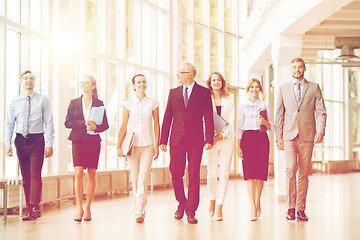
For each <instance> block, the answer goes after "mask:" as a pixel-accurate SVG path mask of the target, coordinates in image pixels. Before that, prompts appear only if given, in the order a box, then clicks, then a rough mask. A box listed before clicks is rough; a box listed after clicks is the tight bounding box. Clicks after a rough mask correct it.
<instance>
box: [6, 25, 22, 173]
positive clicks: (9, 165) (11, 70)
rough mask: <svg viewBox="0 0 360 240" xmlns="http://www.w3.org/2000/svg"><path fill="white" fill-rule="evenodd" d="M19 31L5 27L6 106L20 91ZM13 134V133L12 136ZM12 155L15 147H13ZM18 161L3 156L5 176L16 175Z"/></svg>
mask: <svg viewBox="0 0 360 240" xmlns="http://www.w3.org/2000/svg"><path fill="white" fill-rule="evenodd" d="M20 54H21V52H20V33H19V32H16V31H14V30H10V29H7V31H6V106H8V105H9V103H10V101H11V99H12V98H13V97H15V96H17V95H18V94H19V92H20V85H19V76H20V59H21V57H20ZM14 136H15V134H14V135H13V138H14ZM13 151H14V153H13V154H14V156H16V148H15V147H13ZM17 162H18V161H14V159H13V158H10V157H5V177H16V176H18V174H19V173H18V163H17Z"/></svg>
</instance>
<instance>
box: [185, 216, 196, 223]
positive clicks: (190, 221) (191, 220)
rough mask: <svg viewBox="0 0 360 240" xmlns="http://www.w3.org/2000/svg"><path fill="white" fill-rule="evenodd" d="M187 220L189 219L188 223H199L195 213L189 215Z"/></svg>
mask: <svg viewBox="0 0 360 240" xmlns="http://www.w3.org/2000/svg"><path fill="white" fill-rule="evenodd" d="M187 220H188V223H190V224H197V222H198V220H197V219H196V217H195V215H188V216H187Z"/></svg>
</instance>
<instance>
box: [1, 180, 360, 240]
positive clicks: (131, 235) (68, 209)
mask: <svg viewBox="0 0 360 240" xmlns="http://www.w3.org/2000/svg"><path fill="white" fill-rule="evenodd" d="M176 207H177V203H176V201H175V198H174V194H173V190H172V189H165V190H156V191H154V192H153V193H152V194H151V193H149V197H148V208H147V216H146V218H145V223H143V224H137V223H135V219H134V217H133V214H132V213H133V206H132V198H131V197H128V196H126V195H120V196H119V195H117V196H114V197H112V198H109V197H97V198H96V199H95V201H94V203H93V206H92V217H93V220H92V221H91V222H82V223H81V224H77V223H74V221H73V217H74V214H75V206H74V205H73V203H72V202H71V201H67V202H62V203H61V207H60V208H58V207H57V206H56V205H55V206H51V207H47V208H46V209H45V210H44V211H43V213H42V214H43V216H42V217H41V218H40V219H38V220H36V221H33V222H22V221H21V219H20V218H19V217H18V216H9V217H8V221H7V222H6V223H5V222H3V221H2V220H0V239H1V240H7V239H11V240H13V239H24V240H32V239H34V240H41V239H47V240H57V239H66V240H67V239H89V240H91V239H104V240H110V239H137V240H141V239H156V240H158V239H179V240H180V239H181V240H183V239H184V240H185V239H202V240H203V239H211V240H212V239H266V240H270V239H289V240H292V239H316V240H317V239H327V240H328V239H329V240H330V239H334V240H337V239H344V240H348V239H360V173H349V174H337V175H313V176H311V177H310V186H309V194H308V201H307V209H306V213H307V215H308V217H309V222H297V221H293V222H289V221H287V220H286V219H285V215H286V211H287V205H286V203H285V202H280V201H278V200H276V199H275V196H274V186H273V181H272V180H269V181H268V182H266V183H265V185H264V193H263V197H262V215H261V217H260V219H259V220H258V221H257V222H250V221H249V214H250V211H249V201H248V195H247V189H246V183H245V182H244V181H243V180H238V179H235V180H230V182H229V187H228V192H227V196H226V200H225V204H224V221H223V222H217V221H215V220H213V219H210V218H209V217H208V214H207V207H208V193H207V189H206V185H202V186H201V202H200V206H199V209H198V210H197V218H198V220H199V223H198V224H197V225H190V224H188V223H187V221H186V217H184V218H183V220H180V221H177V220H175V219H174V211H175V210H176Z"/></svg>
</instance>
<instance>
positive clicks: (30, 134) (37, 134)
mask: <svg viewBox="0 0 360 240" xmlns="http://www.w3.org/2000/svg"><path fill="white" fill-rule="evenodd" d="M43 135H44V133H29V134H28V135H26V136H25V137H24V136H23V135H22V134H21V133H17V134H16V136H19V137H22V138H35V137H40V136H43Z"/></svg>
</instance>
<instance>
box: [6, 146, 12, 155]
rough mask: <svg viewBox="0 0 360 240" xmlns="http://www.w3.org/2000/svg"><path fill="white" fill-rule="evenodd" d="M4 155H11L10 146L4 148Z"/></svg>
mask: <svg viewBox="0 0 360 240" xmlns="http://www.w3.org/2000/svg"><path fill="white" fill-rule="evenodd" d="M5 153H6V156H8V157H11V156H12V155H13V151H12V147H6V148H5Z"/></svg>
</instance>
